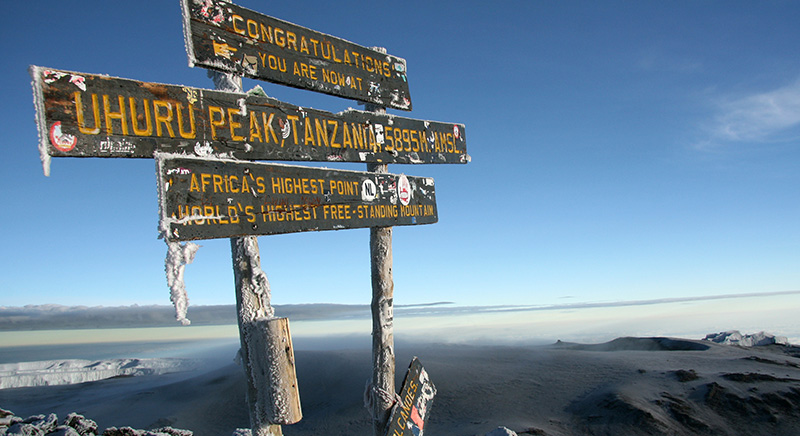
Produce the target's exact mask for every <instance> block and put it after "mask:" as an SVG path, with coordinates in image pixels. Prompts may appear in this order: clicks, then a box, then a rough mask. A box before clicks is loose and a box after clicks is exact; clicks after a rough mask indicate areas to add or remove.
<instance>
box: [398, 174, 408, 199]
mask: <svg viewBox="0 0 800 436" xmlns="http://www.w3.org/2000/svg"><path fill="white" fill-rule="evenodd" d="M397 197H398V198H399V199H400V204H402V205H403V206H408V203H411V183H410V182H409V181H408V177H406V176H405V175H401V176H400V177H399V178H398V179H397Z"/></svg>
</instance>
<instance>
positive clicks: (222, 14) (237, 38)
mask: <svg viewBox="0 0 800 436" xmlns="http://www.w3.org/2000/svg"><path fill="white" fill-rule="evenodd" d="M181 6H182V8H183V15H184V37H185V39H186V48H187V53H188V56H189V65H191V66H194V65H199V66H202V67H205V68H211V69H215V70H220V71H227V72H232V73H235V74H239V75H244V76H246V77H251V78H254V79H260V80H267V81H270V82H276V83H280V84H283V85H289V86H293V87H297V88H303V89H310V90H313V91H317V92H322V93H326V94H331V95H336V96H339V97H344V98H348V99H354V100H359V101H364V102H368V103H376V104H380V105H381V106H387V107H391V108H393V109H401V110H408V111H410V110H411V95H410V92H409V87H408V78H407V75H406V61H405V59H402V58H399V57H396V56H391V55H387V54H383V53H380V52H378V51H376V50H374V49H371V48H367V47H363V46H360V45H357V44H354V43H352V42H350V41H346V40H344V39H341V38H337V37H334V36H330V35H326V34H324V33H320V32H317V31H315V30H311V29H308V28H305V27H302V26H298V25H296V24H292V23H289V22H287V21H283V20H280V19H277V18H274V17H270V16H268V15H264V14H261V13H258V12H255V11H251V10H249V9H245V8H243V7H240V6H237V5H235V4H233V3H229V2H226V1H223V0H182V1H181Z"/></svg>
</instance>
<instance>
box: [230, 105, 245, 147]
mask: <svg viewBox="0 0 800 436" xmlns="http://www.w3.org/2000/svg"><path fill="white" fill-rule="evenodd" d="M234 115H239V108H232V107H229V108H228V127H229V128H230V130H231V140H233V141H244V140H245V137H244V136H238V135H237V134H236V129H238V128H239V127H242V123H240V122H237V121H234V120H233V119H234V118H233V116H234Z"/></svg>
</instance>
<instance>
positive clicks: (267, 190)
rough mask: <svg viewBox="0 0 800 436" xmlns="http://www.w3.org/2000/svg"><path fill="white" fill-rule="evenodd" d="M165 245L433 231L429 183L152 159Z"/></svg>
mask: <svg viewBox="0 0 800 436" xmlns="http://www.w3.org/2000/svg"><path fill="white" fill-rule="evenodd" d="M156 162H157V172H158V179H159V183H158V187H159V198H160V206H161V208H160V210H161V224H160V225H161V229H162V232H163V234H164V235H165V236H166V237H167V238H168V240H170V241H186V240H194V239H213V238H228V237H233V236H244V235H273V234H279V233H292V232H305V231H315V230H339V229H351V228H363V227H387V226H403V225H416V224H433V223H435V222H436V221H437V220H438V216H437V210H436V196H435V193H434V182H433V179H431V178H422V177H407V176H404V175H400V176H398V175H393V174H378V173H367V172H358V171H341V170H332V169H326V168H311V167H298V166H289V165H280V164H264V163H253V162H239V161H229V160H219V159H216V160H215V159H208V158H190V157H184V156H179V155H169V154H160V153H159V154H156Z"/></svg>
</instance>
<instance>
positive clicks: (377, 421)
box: [364, 47, 397, 436]
mask: <svg viewBox="0 0 800 436" xmlns="http://www.w3.org/2000/svg"><path fill="white" fill-rule="evenodd" d="M374 49H375V50H377V51H379V52H381V53H386V49H385V48H381V47H375V48H374ZM364 106H365V110H367V111H370V112H375V113H379V114H385V113H386V108H385V107H381V106H377V105H374V104H370V103H367V104H365V105H364ZM388 167H389V166H388V165H386V164H367V171H370V172H375V173H388V172H389V170H388ZM369 251H370V258H371V271H372V304H371V309H372V382H371V384H370V385H369V386H368V390H367V392H366V397H367V398H368V400H369V401H368V404H370V405H371V406H372V410H371V412H372V427H373V435H374V436H384V435H385V433H386V426H387V424H388V422H389V415H390V414H391V411H392V406H394V403H395V396H396V395H397V394H396V391H395V385H394V377H395V354H394V279H393V278H392V228H391V227H372V228H370V229H369Z"/></svg>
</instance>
